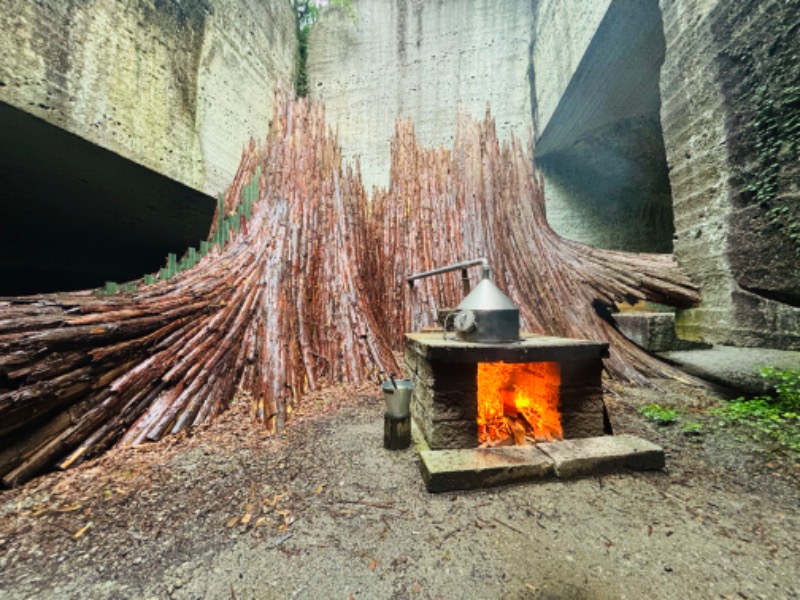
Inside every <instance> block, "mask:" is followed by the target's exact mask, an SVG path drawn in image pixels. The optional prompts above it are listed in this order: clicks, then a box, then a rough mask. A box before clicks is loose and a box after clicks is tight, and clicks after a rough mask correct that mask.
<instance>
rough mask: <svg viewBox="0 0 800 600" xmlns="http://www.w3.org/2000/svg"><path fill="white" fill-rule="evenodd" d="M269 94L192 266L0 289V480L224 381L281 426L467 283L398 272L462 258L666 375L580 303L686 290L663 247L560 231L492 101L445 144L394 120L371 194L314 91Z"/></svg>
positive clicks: (611, 365)
mask: <svg viewBox="0 0 800 600" xmlns="http://www.w3.org/2000/svg"><path fill="white" fill-rule="evenodd" d="M274 105H275V113H274V115H273V120H272V123H271V126H270V132H269V134H268V136H267V139H266V140H265V142H264V145H263V146H262V147H259V146H257V145H256V144H255V143H251V144H250V146H249V147H248V148H246V149H245V151H244V153H243V156H242V161H241V165H240V167H239V170H238V172H237V174H236V176H235V178H234V181H233V182H232V184H231V186H230V188H229V190H228V192H227V194H226V195H225V198H224V200H223V202H222V204H221V206H220V207H219V208H218V214H217V215H216V217H215V221H214V226H213V227H212V231H211V233H210V237H209V240H210V241H211V242H213V243H212V244H211V249H210V251H208V252H207V253H206V254H205V256H203V257H202V258H201V259H200V260H199V262H198V263H197V264H196V265H194V266H190V268H188V269H186V270H184V271H183V272H180V273H178V274H176V275H174V276H169V277H168V278H167V275H171V274H170V273H165V272H164V271H166V269H165V270H163V271H162V273H161V274H162V275H164V278H163V279H162V278H158V280H157V281H155V282H154V283H148V284H147V285H145V284H144V283H142V282H140V283H139V285H138V289H135V290H132V291H123V292H117V293H113V294H104V293H102V292H100V291H85V292H76V293H64V294H49V295H41V296H30V297H24V298H6V299H0V476H2V481H3V483H4V484H6V485H15V484H17V483H20V482H23V481H25V480H27V479H29V478H30V477H32V476H34V475H36V474H37V473H39V472H41V471H43V470H45V469H47V468H50V467H52V466H53V465H58V466H60V467H61V468H67V467H70V466H73V465H75V464H78V463H79V462H81V461H83V460H85V459H86V458H88V457H91V456H94V455H96V454H98V453H99V452H102V451H103V450H105V449H106V448H108V447H109V446H111V445H112V444H114V443H124V444H128V443H139V442H143V441H146V440H156V439H159V438H160V437H161V436H163V435H165V434H168V433H176V432H178V431H181V430H183V429H186V428H188V427H192V426H196V425H199V424H202V423H206V422H208V421H209V420H210V419H212V418H213V417H214V416H215V415H217V414H218V413H219V412H221V411H222V410H224V409H225V408H226V407H227V405H228V403H229V402H230V401H231V399H232V398H233V397H234V395H235V394H236V393H237V391H243V392H247V394H246V395H247V396H248V397H250V398H252V399H253V413H254V417H255V419H256V420H257V421H258V422H260V423H262V424H263V425H264V426H266V427H268V428H275V427H277V428H280V427H282V426H283V424H284V423H285V421H286V419H287V418H288V417H289V414H290V413H291V411H292V409H293V407H294V406H295V403H296V402H297V401H298V399H299V398H300V397H301V395H302V394H303V392H305V391H308V390H313V389H317V388H319V387H321V386H324V385H327V384H330V383H334V382H352V383H360V382H363V381H365V380H369V379H372V380H377V379H378V377H379V372H380V371H392V370H397V368H398V366H397V364H396V361H395V355H394V351H396V350H398V349H399V347H400V344H401V340H402V334H403V333H404V332H405V331H407V330H409V329H414V328H418V327H420V326H423V325H426V324H432V323H433V321H434V317H435V314H436V309H437V308H441V307H444V306H453V305H455V304H456V303H457V302H458V301H459V300H460V298H461V296H462V293H463V292H462V290H461V282H460V281H459V279H458V278H457V277H456V276H453V277H452V278H450V277H442V278H437V279H435V280H432V279H429V280H424V281H422V282H421V283H419V284H418V285H417V286H415V288H414V289H413V290H411V289H410V288H409V287H408V286H407V285H406V284H405V276H406V275H407V274H410V273H412V272H417V271H423V270H427V269H430V268H433V267H436V266H441V265H445V264H449V263H453V262H457V261H460V260H463V259H465V258H473V257H477V256H488V257H489V259H490V261H491V263H492V266H493V267H494V269H495V272H496V274H497V277H496V279H497V283H498V284H499V286H500V287H501V288H503V289H505V290H506V291H507V292H508V294H509V295H510V296H511V298H512V299H513V300H514V301H515V302H516V303H517V304H518V305H519V306H520V307H521V312H522V319H523V325H524V326H525V327H526V328H527V329H529V330H532V331H535V332H541V333H548V334H554V335H562V336H570V337H579V338H588V339H598V340H608V341H610V342H611V348H612V353H611V358H610V360H609V362H608V365H607V366H608V371H609V373H610V374H611V375H612V376H615V377H619V378H621V379H624V380H630V381H636V382H639V383H645V382H646V378H647V377H648V376H650V375H655V374H662V375H663V374H668V375H672V376H679V374H678V372H677V371H674V370H673V369H672V368H671V367H669V366H667V365H666V364H665V363H663V362H661V361H659V360H657V359H656V358H654V357H651V356H650V355H648V354H646V353H645V352H643V351H642V350H640V349H638V348H637V347H636V346H634V345H633V344H631V343H630V342H628V341H627V340H626V339H625V338H624V337H623V336H621V335H620V334H619V333H618V332H617V331H615V330H614V328H613V327H612V326H611V325H609V324H608V323H607V322H606V321H605V320H603V318H601V316H600V315H599V314H598V313H597V311H596V310H595V309H594V307H597V306H599V307H607V308H608V307H611V305H612V304H613V303H614V302H616V301H620V300H623V299H629V300H630V299H651V300H655V301H659V302H665V303H668V304H673V305H678V306H688V305H692V304H694V303H696V302H697V301H698V299H699V295H698V291H697V289H696V288H695V287H694V286H693V285H691V283H690V282H689V281H688V280H687V279H686V277H685V276H684V275H683V274H682V273H681V272H680V271H679V269H678V268H677V265H676V264H675V262H674V260H673V259H672V257H671V256H667V255H652V254H629V253H624V252H613V251H608V250H600V249H597V248H591V247H589V246H585V245H582V244H578V243H576V242H572V241H568V240H564V239H562V238H560V237H559V236H558V235H556V234H555V233H554V232H553V231H552V230H551V229H550V227H549V226H548V224H547V220H546V218H545V207H544V196H543V190H542V183H541V180H540V179H539V178H538V177H537V174H536V173H535V171H534V168H533V161H532V153H531V152H530V151H527V150H526V149H525V148H524V147H523V145H522V144H520V142H519V141H517V140H513V141H512V142H511V143H510V144H509V145H506V146H502V147H501V145H500V144H499V143H498V140H497V138H496V135H495V129H494V124H493V122H492V120H491V118H490V117H489V116H488V115H487V117H486V119H485V120H484V121H482V122H475V121H473V120H470V119H468V118H466V117H463V118H461V119H460V121H459V128H458V132H457V136H456V140H455V145H454V148H453V150H451V151H447V150H430V149H425V148H422V147H420V146H419V144H418V143H417V141H416V139H415V137H414V133H413V128H412V127H411V125H410V124H407V123H398V126H397V131H396V135H395V137H394V139H393V141H392V145H391V152H392V173H391V184H390V187H389V189H388V190H375V191H374V193H373V198H372V200H371V201H369V200H368V198H367V194H366V192H365V190H364V188H363V186H362V184H361V178H360V174H359V170H358V165H357V164H356V165H355V166H354V167H349V166H345V165H343V163H342V157H341V151H340V149H339V147H338V145H337V142H336V138H335V136H334V135H333V134H332V133H331V132H330V131H328V130H327V129H326V125H325V119H324V110H323V108H322V107H321V106H320V105H312V104H309V103H308V102H306V101H305V100H300V101H294V100H292V99H291V98H289V97H288V96H287V95H286V94H283V93H282V92H278V94H277V98H276V101H275V103H274ZM204 246H205V244H204ZM194 254H195V252H194V250H192V251H191V252H190V254H189V258H190V259H192V262H193V257H194ZM148 280H150V278H148Z"/></svg>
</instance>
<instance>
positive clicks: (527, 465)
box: [419, 435, 664, 492]
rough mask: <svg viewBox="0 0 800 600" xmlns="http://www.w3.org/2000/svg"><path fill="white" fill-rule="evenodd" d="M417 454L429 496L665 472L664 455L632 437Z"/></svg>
mask: <svg viewBox="0 0 800 600" xmlns="http://www.w3.org/2000/svg"><path fill="white" fill-rule="evenodd" d="M419 454H420V459H421V464H420V470H421V471H422V478H423V479H424V480H425V484H426V485H427V487H428V491H429V492H448V491H453V490H468V489H475V488H483V487H492V486H497V485H506V484H509V483H517V482H523V481H538V480H544V479H550V478H553V477H558V478H561V479H571V478H575V477H586V476H592V475H599V474H606V473H616V472H625V471H648V470H656V469H662V468H663V467H664V451H663V450H662V449H661V448H660V447H659V446H656V445H655V444H652V443H650V442H648V441H646V440H643V439H641V438H637V437H635V436H632V435H619V436H611V435H608V436H600V437H593V438H581V439H571V440H563V441H558V442H548V443H543V444H538V445H537V446H514V447H503V448H474V449H464V450H427V449H424V450H423V449H421V450H420V453H419Z"/></svg>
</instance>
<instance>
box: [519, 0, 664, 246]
mask: <svg viewBox="0 0 800 600" xmlns="http://www.w3.org/2000/svg"><path fill="white" fill-rule="evenodd" d="M536 6H537V9H536V11H535V35H534V38H533V39H534V43H533V44H532V48H533V53H532V62H533V77H532V84H533V85H532V91H533V96H534V97H533V100H532V104H533V107H534V111H535V114H536V116H537V119H536V121H537V144H536V158H537V164H538V165H539V166H540V167H541V168H542V172H543V173H544V176H545V184H546V192H547V216H548V221H549V222H550V224H551V225H552V227H553V229H554V230H555V231H557V232H558V233H559V234H560V235H562V236H564V237H567V238H570V239H575V240H578V241H582V242H586V243H589V244H592V245H594V246H601V247H604V248H613V249H619V250H632V251H644V252H670V251H671V250H672V233H673V225H672V201H671V196H670V190H669V178H668V174H667V168H666V159H665V155H664V144H663V140H662V136H661V124H660V122H659V114H658V110H659V89H658V73H659V69H660V67H661V62H662V61H663V55H664V35H663V32H662V24H661V14H660V12H659V10H658V5H657V3H656V2H653V1H650V2H626V1H620V0H616V1H612V2H608V1H599V2H576V1H573V0H568V1H566V2H560V1H552V0H549V1H545V2H538V3H536ZM575 51H577V53H576V54H573V53H572V52H575Z"/></svg>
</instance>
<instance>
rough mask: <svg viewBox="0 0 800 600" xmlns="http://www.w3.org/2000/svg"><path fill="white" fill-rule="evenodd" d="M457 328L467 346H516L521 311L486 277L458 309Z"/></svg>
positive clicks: (455, 321) (454, 318)
mask: <svg viewBox="0 0 800 600" xmlns="http://www.w3.org/2000/svg"><path fill="white" fill-rule="evenodd" d="M453 327H454V329H455V330H456V332H457V335H458V337H460V338H461V339H462V340H464V341H467V342H481V343H494V342H515V341H517V340H518V339H519V308H517V306H516V305H515V304H514V303H513V302H512V301H511V299H510V298H509V297H508V296H506V295H505V294H504V293H503V292H502V291H500V288H498V287H497V286H496V285H495V284H494V283H493V282H492V280H491V279H489V278H488V277H486V276H484V278H483V279H481V281H480V283H478V285H476V286H475V288H474V289H473V290H472V291H471V292H470V293H469V295H468V296H467V297H466V298H464V300H462V301H461V304H459V305H458V306H457V307H456V313H455V316H454V317H453Z"/></svg>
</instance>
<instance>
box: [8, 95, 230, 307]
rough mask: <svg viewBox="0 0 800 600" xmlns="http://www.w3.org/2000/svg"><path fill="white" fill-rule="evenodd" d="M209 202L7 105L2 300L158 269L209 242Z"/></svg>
mask: <svg viewBox="0 0 800 600" xmlns="http://www.w3.org/2000/svg"><path fill="white" fill-rule="evenodd" d="M215 206H216V203H215V201H214V199H213V198H211V197H210V196H208V195H206V194H203V193H201V192H198V191H197V190H194V189H191V188H189V187H187V186H185V185H183V184H181V183H179V182H177V181H174V180H172V179H169V178H167V177H165V176H163V175H161V174H159V173H156V172H155V171H152V170H150V169H147V168H145V167H143V166H141V165H138V164H136V163H133V162H131V161H129V160H127V159H125V158H123V157H121V156H119V155H118V154H115V153H113V152H111V151H109V150H106V149H104V148H101V147H99V146H97V145H95V144H92V143H90V142H88V141H86V140H85V139H83V138H81V137H79V136H76V135H73V134H71V133H69V132H67V131H64V130H62V129H60V128H58V127H55V126H53V125H50V124H49V123H46V122H45V121H42V120H41V119H38V118H36V117H33V116H31V115H29V114H28V113H26V112H24V111H21V110H19V109H16V108H14V107H11V106H9V105H7V104H5V103H2V102H0V211H2V218H0V296H13V295H27V294H34V293H46V292H57V291H70V290H78V289H85V288H93V287H98V286H102V285H103V284H104V283H105V282H106V281H109V280H110V281H118V282H122V281H129V280H132V279H136V278H138V277H141V276H142V275H143V274H145V273H150V272H154V271H156V270H158V268H159V267H160V266H162V265H163V263H164V260H165V257H166V255H167V253H169V252H175V253H177V254H178V255H180V254H182V253H183V252H184V251H185V250H186V248H187V247H188V246H191V245H196V244H197V242H198V241H199V240H201V239H205V237H206V236H207V235H208V230H209V226H210V224H211V219H212V217H213V213H214V208H215Z"/></svg>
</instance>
